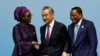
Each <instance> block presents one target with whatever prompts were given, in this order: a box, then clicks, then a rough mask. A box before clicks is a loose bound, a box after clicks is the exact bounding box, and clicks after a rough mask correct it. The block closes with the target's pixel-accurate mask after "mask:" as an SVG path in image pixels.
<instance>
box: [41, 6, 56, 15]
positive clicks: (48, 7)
mask: <svg viewBox="0 0 100 56" xmlns="http://www.w3.org/2000/svg"><path fill="white" fill-rule="evenodd" d="M45 9H49V11H50V12H51V13H53V14H54V10H53V8H51V7H50V6H44V7H43V9H42V11H43V10H45Z"/></svg>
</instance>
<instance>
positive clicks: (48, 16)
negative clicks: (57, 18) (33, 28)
mask: <svg viewBox="0 0 100 56" xmlns="http://www.w3.org/2000/svg"><path fill="white" fill-rule="evenodd" d="M53 17H54V15H53V13H51V12H50V11H49V9H45V10H43V11H42V18H43V21H44V22H45V23H46V24H49V23H51V21H52V20H53Z"/></svg>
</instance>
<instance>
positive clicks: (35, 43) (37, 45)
mask: <svg viewBox="0 0 100 56" xmlns="http://www.w3.org/2000/svg"><path fill="white" fill-rule="evenodd" d="M32 45H33V46H34V48H35V49H36V50H39V48H40V46H39V44H38V42H36V41H32Z"/></svg>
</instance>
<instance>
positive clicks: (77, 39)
mask: <svg viewBox="0 0 100 56" xmlns="http://www.w3.org/2000/svg"><path fill="white" fill-rule="evenodd" d="M83 28H84V19H83V20H82V23H81V25H80V27H79V30H78V33H77V38H76V42H75V45H77V44H78V43H79V42H80V41H81V39H82V38H81V37H80V35H81V33H82V31H83Z"/></svg>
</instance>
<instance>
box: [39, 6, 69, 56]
mask: <svg viewBox="0 0 100 56" xmlns="http://www.w3.org/2000/svg"><path fill="white" fill-rule="evenodd" d="M42 18H43V21H44V22H45V23H46V24H45V25H43V26H42V27H41V28H40V33H41V48H42V53H43V54H44V55H47V56H64V55H67V54H66V53H65V51H67V52H68V47H69V37H68V32H67V29H66V26H65V25H64V24H62V23H60V22H57V21H56V20H54V11H53V9H52V8H51V7H49V6H44V7H43V9H42Z"/></svg>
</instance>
